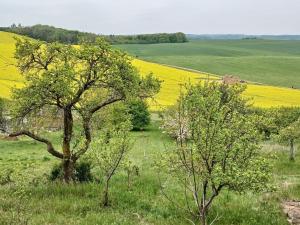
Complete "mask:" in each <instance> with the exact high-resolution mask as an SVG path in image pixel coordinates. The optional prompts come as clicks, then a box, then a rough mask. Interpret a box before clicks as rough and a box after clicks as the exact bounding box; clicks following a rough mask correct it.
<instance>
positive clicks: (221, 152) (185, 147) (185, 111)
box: [162, 82, 270, 225]
mask: <svg viewBox="0 0 300 225" xmlns="http://www.w3.org/2000/svg"><path fill="white" fill-rule="evenodd" d="M243 91H244V87H242V86H239V85H235V86H228V85H226V84H218V83H214V82H211V83H205V84H202V85H200V84H199V85H196V86H188V88H187V90H186V92H185V93H186V94H185V95H183V96H180V99H179V102H178V105H177V112H176V116H174V119H175V121H178V124H177V125H176V126H173V125H172V126H166V127H167V128H171V131H169V132H168V133H170V134H171V135H174V134H175V135H176V143H177V147H176V148H175V149H172V148H171V149H170V150H169V151H167V152H166V156H165V158H164V159H165V160H166V161H163V164H162V165H165V166H166V169H167V174H171V175H172V177H173V178H176V180H175V181H174V182H176V183H177V184H181V185H182V186H183V189H182V192H183V194H184V196H185V200H186V206H187V207H186V208H187V211H188V212H190V213H191V214H192V215H193V216H195V217H196V218H198V219H199V222H200V224H202V225H206V224H207V214H208V212H209V209H210V208H211V205H212V203H213V201H214V200H215V199H216V197H217V196H218V195H219V194H220V192H221V191H222V190H223V189H225V188H227V189H229V190H233V191H238V192H242V191H245V190H255V191H258V190H264V189H265V188H266V187H267V181H268V180H269V178H270V168H269V166H268V163H266V161H265V159H264V158H262V157H261V156H260V155H259V145H258V142H259V134H258V131H257V129H256V127H255V124H256V123H255V120H256V117H255V116H251V115H249V113H248V110H249V109H248V106H247V101H246V100H244V99H243V98H242V96H241V94H242V92H243ZM168 120H170V117H168ZM174 128H176V129H177V132H174Z"/></svg>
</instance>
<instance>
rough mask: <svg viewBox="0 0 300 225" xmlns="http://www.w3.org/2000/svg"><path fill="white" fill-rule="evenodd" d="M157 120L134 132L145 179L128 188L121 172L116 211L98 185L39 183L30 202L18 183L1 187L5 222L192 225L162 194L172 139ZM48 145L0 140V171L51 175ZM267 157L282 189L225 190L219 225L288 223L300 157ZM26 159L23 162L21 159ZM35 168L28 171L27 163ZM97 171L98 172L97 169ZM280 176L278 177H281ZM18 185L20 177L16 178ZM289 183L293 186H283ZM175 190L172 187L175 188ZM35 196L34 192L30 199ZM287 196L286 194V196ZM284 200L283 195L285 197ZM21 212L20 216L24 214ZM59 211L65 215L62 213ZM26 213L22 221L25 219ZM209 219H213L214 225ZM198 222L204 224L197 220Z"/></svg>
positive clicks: (56, 136)
mask: <svg viewBox="0 0 300 225" xmlns="http://www.w3.org/2000/svg"><path fill="white" fill-rule="evenodd" d="M156 119H157V117H155V116H154V119H153V120H152V123H151V125H150V127H149V129H147V130H146V131H145V132H143V133H141V132H132V133H131V135H132V137H133V139H134V145H133V148H132V149H131V150H130V151H129V153H128V157H129V158H130V160H131V161H132V162H133V165H138V166H139V170H140V173H139V174H140V175H139V177H135V176H134V177H132V178H133V179H131V188H130V190H128V187H127V185H126V183H127V176H126V175H127V174H126V173H125V172H123V171H122V172H121V171H120V172H119V173H117V174H116V175H115V177H114V178H113V179H112V183H111V189H110V193H111V203H112V207H111V208H107V209H106V208H103V207H102V206H101V205H100V204H99V199H101V194H102V192H101V193H100V192H99V189H100V188H99V187H101V188H102V184H100V185H101V186H99V184H98V183H95V182H90V183H79V184H76V185H65V184H63V183H60V182H57V183H56V182H55V183H52V182H50V183H49V182H46V183H42V184H41V183H40V184H39V185H29V186H27V187H26V189H25V191H26V192H25V193H26V196H27V200H26V201H24V199H19V198H18V197H17V196H16V195H14V194H13V192H14V190H15V188H17V187H16V186H15V185H14V184H12V185H11V184H9V185H4V186H1V185H0V215H1V216H0V224H4V225H6V224H7V225H8V224H18V225H19V224H21V223H20V221H19V220H26V219H28V218H29V224H72V225H82V224H99V225H107V224H120V225H121V224H122V225H132V224H141V223H149V224H157V225H191V224H192V222H190V221H188V220H187V219H186V218H187V215H186V214H185V212H183V211H182V210H180V209H177V208H176V207H174V205H173V204H172V203H170V202H169V201H168V200H166V199H165V198H164V197H163V196H162V194H161V191H160V187H159V182H158V179H157V177H158V175H157V171H156V170H155V169H154V168H153V162H154V160H155V158H156V156H159V154H160V153H161V152H163V151H165V146H169V145H170V144H171V143H170V142H171V141H172V140H171V139H170V138H168V136H167V135H164V134H162V133H161V131H160V130H159V128H158V126H159V124H160V123H159V121H157V120H156ZM60 136H61V134H60V132H51V133H50V134H49V138H50V139H51V140H53V142H54V144H55V145H59V143H60ZM43 147H44V146H43V145H42V144H40V143H35V142H34V141H32V140H30V139H27V138H21V139H20V140H19V141H17V142H16V141H4V140H0V155H1V158H0V171H4V170H6V169H13V170H19V171H20V172H21V173H22V175H23V176H24V177H25V178H26V179H27V183H28V180H29V179H30V177H32V176H35V177H36V176H38V177H40V176H44V177H45V175H44V173H46V174H47V175H48V174H49V173H50V168H51V167H52V166H53V164H55V163H56V160H55V159H53V158H51V160H50V161H43V160H42V159H43V157H44V156H48V153H47V152H45V151H43ZM264 151H265V152H264V153H265V154H266V156H269V153H268V152H269V151H272V152H273V153H274V154H276V156H277V157H278V158H274V159H272V160H274V163H275V168H274V177H276V180H274V182H276V185H277V184H278V186H280V187H281V188H279V189H277V190H276V192H273V193H263V194H260V193H249V192H247V193H246V194H243V195H240V194H237V193H234V192H228V191H226V190H225V191H224V192H222V193H221V194H220V196H219V197H218V198H217V199H216V202H214V204H213V206H212V208H211V211H210V215H209V218H210V219H211V220H213V219H214V218H215V217H217V216H218V218H219V220H218V221H217V222H216V223H215V224H222V225H223V224H224V225H225V224H226V225H228V224H232V225H257V224H263V225H264V224H268V225H288V222H287V220H286V215H285V214H283V213H282V208H281V203H282V201H284V200H285V199H299V198H300V188H299V185H297V183H299V177H298V176H297V174H298V171H299V170H300V163H299V162H300V158H296V159H295V160H296V163H292V162H290V161H288V160H286V158H287V151H282V147H281V146H278V145H273V144H271V143H270V144H268V145H265V148H264ZM21 159H22V160H21ZM27 164H30V166H29V167H26V169H23V167H24V165H27ZM93 172H95V173H96V172H97V171H96V170H95V171H93ZM277 178H278V179H277ZM12 179H13V181H18V180H19V179H17V178H15V177H12ZM172 184H173V186H170V185H171V184H169V183H167V184H166V185H168V187H170V189H169V188H168V194H169V195H170V196H172V199H173V201H175V202H177V203H181V204H184V199H183V198H182V195H180V193H181V192H180V190H181V189H179V188H178V186H180V184H179V183H178V182H177V180H175V182H174V183H172ZM282 184H289V185H282ZM171 187H172V188H171ZM29 193H31V194H30V195H29ZM283 195H284V196H283ZM282 196H283V197H282ZM18 212H20V213H18ZM58 212H59V213H58ZM19 215H20V217H19ZM210 219H209V221H211V220H210ZM192 221H193V222H194V223H195V224H197V223H198V222H197V221H196V220H192Z"/></svg>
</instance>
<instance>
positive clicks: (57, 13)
mask: <svg viewBox="0 0 300 225" xmlns="http://www.w3.org/2000/svg"><path fill="white" fill-rule="evenodd" d="M12 23H21V24H22V25H34V24H49V25H53V26H57V27H62V28H68V29H76V30H80V31H89V32H95V33H102V34H133V33H156V32H176V31H182V32H184V33H193V34H216V33H217V34H228V33H234V34H300V0H0V26H8V25H11V24H12Z"/></svg>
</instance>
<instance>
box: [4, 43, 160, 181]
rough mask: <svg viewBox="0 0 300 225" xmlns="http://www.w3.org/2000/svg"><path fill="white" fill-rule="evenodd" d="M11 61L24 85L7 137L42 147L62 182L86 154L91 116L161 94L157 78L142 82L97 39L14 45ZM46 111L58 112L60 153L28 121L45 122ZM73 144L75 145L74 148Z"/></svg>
mask: <svg viewBox="0 0 300 225" xmlns="http://www.w3.org/2000/svg"><path fill="white" fill-rule="evenodd" d="M15 57H16V59H17V60H18V61H17V62H18V68H19V69H20V70H21V72H22V75H23V76H24V78H25V80H26V82H25V83H26V85H25V87H23V88H20V89H14V91H13V99H14V104H13V105H14V110H13V113H14V117H15V118H16V119H17V120H18V121H19V122H20V124H21V125H22V126H19V127H18V130H17V131H16V132H14V133H13V134H10V135H11V136H20V135H26V136H28V137H31V138H33V139H35V140H37V141H39V142H42V143H44V144H46V145H47V151H48V152H49V153H50V154H52V155H53V156H55V157H57V158H59V159H61V160H62V161H63V163H64V166H63V168H64V179H65V182H69V180H70V177H72V173H73V172H74V171H73V168H74V166H73V165H72V164H74V163H76V161H77V160H78V159H79V158H80V157H81V156H82V155H83V154H85V153H86V151H88V150H89V146H90V143H91V142H92V138H93V135H92V129H93V127H92V126H91V122H92V121H93V116H94V114H97V112H99V111H102V110H103V109H105V108H106V107H108V106H110V105H113V104H115V103H117V102H124V101H125V100H127V99H128V98H147V97H152V96H153V95H155V94H156V93H157V92H158V91H159V89H160V81H159V80H158V79H156V78H154V77H153V75H152V74H148V75H146V76H144V77H141V76H140V75H139V74H138V71H137V70H136V68H135V67H133V65H132V64H131V60H132V59H131V58H130V57H129V56H127V55H126V54H125V53H124V52H121V51H119V50H115V49H112V47H111V46H110V45H109V44H108V43H107V42H106V41H105V40H103V39H101V38H99V39H97V40H96V42H87V41H86V42H83V43H82V45H81V46H72V45H63V44H59V43H56V42H55V43H45V42H40V41H32V40H27V39H25V40H17V42H16V53H15ZM49 108H54V109H56V110H57V111H58V112H59V111H60V112H61V116H60V117H61V121H62V127H63V129H62V130H63V136H62V140H61V142H62V144H61V146H62V151H58V150H56V149H55V148H54V146H53V144H52V143H51V141H50V140H48V139H45V138H43V137H41V136H39V135H37V134H36V133H34V132H33V131H32V126H31V123H30V121H31V120H29V119H28V118H36V115H39V116H40V117H39V118H41V119H45V116H44V115H43V114H41V112H43V111H46V112H47V111H48V109H49ZM74 114H76V117H77V121H78V122H79V124H80V125H81V127H80V128H79V130H81V131H82V133H81V135H79V136H78V137H76V136H75V135H74V133H75V132H73V131H74V118H75V115H74ZM24 118H26V120H24ZM24 121H26V123H24ZM77 138H79V139H78V140H74V139H77ZM71 143H76V144H75V147H76V149H72V146H71Z"/></svg>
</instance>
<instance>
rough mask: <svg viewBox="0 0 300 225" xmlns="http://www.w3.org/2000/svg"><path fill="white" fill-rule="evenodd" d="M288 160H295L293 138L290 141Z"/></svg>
mask: <svg viewBox="0 0 300 225" xmlns="http://www.w3.org/2000/svg"><path fill="white" fill-rule="evenodd" d="M290 161H295V149H294V140H291V141H290Z"/></svg>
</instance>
